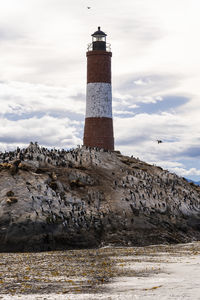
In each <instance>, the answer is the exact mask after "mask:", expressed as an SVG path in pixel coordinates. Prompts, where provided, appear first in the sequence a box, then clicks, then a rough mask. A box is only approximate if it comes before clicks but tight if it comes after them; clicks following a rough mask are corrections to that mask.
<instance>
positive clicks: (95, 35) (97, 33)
mask: <svg viewBox="0 0 200 300" xmlns="http://www.w3.org/2000/svg"><path fill="white" fill-rule="evenodd" d="M92 36H93V37H106V36H107V34H106V33H105V32H103V31H102V30H101V27H100V26H99V27H98V30H97V31H95V32H94V33H93V34H92Z"/></svg>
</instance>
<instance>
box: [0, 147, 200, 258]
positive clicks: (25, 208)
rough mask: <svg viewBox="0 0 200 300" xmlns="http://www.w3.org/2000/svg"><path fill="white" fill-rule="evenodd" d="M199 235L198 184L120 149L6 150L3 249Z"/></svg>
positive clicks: (0, 159) (0, 166) (0, 161)
mask: <svg viewBox="0 0 200 300" xmlns="http://www.w3.org/2000/svg"><path fill="white" fill-rule="evenodd" d="M192 240H200V187H198V186H196V185H194V184H191V183H188V182H187V181H186V180H185V179H184V178H180V177H178V176H177V175H175V174H171V173H169V172H168V171H166V170H163V169H162V168H160V167H156V166H152V165H149V164H147V163H145V162H142V161H140V160H138V159H136V158H134V157H125V156H122V155H121V154H120V153H119V152H105V151H104V150H102V149H100V150H99V149H91V148H86V147H81V148H77V149H74V150H70V151H64V150H56V149H52V150H48V149H46V148H43V147H39V146H38V145H37V143H35V144H33V143H31V144H30V146H29V147H28V148H26V149H22V150H20V149H19V148H18V149H17V150H16V151H13V152H6V153H0V251H1V252H2V251H41V250H53V249H71V248H87V247H90V248H91V247H97V246H99V245H107V244H115V245H148V244H155V243H177V242H189V241H192Z"/></svg>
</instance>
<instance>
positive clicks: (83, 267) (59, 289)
mask: <svg viewBox="0 0 200 300" xmlns="http://www.w3.org/2000/svg"><path fill="white" fill-rule="evenodd" d="M199 283H200V242H195V243H190V244H179V245H170V246H169V245H157V246H149V247H130V248H129V247H127V248H113V247H105V248H100V249H90V250H71V251H60V252H59V251H58V252H43V253H10V254H9V253H1V254H0V299H6V300H7V299H27V300H28V299H31V300H32V299H38V300H45V299H50V300H51V299H65V300H66V299H67V300H68V299H69V300H70V299H81V300H82V299H83V300H84V299H88V300H89V299H90V300H93V299H94V300H95V299H159V300H165V299H193V300H196V299H200V284H199Z"/></svg>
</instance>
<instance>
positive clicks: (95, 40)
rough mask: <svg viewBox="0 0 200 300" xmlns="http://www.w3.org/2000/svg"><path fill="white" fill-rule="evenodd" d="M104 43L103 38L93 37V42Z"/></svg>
mask: <svg viewBox="0 0 200 300" xmlns="http://www.w3.org/2000/svg"><path fill="white" fill-rule="evenodd" d="M102 41H103V42H105V37H104V36H95V37H94V42H102Z"/></svg>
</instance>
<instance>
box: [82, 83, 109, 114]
mask: <svg viewBox="0 0 200 300" xmlns="http://www.w3.org/2000/svg"><path fill="white" fill-rule="evenodd" d="M94 117H100V118H102V117H105V118H112V90H111V84H110V83H104V82H93V83H88V84H87V97H86V118H94Z"/></svg>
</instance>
